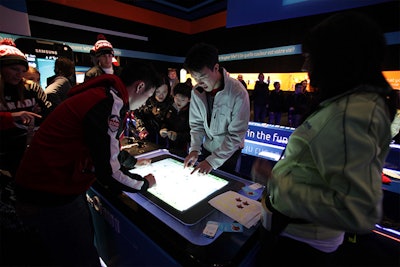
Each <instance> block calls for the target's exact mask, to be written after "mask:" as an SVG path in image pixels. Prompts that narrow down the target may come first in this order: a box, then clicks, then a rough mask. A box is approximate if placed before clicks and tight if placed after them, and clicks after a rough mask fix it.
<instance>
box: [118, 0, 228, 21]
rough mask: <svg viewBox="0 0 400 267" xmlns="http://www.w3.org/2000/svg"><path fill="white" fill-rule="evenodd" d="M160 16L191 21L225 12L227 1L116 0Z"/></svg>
mask: <svg viewBox="0 0 400 267" xmlns="http://www.w3.org/2000/svg"><path fill="white" fill-rule="evenodd" d="M118 1H119V2H123V3H125V4H130V5H133V6H136V7H141V8H145V9H148V10H151V11H155V12H158V13H161V14H165V15H169V16H172V17H176V18H180V19H184V20H188V21H192V20H197V19H200V18H203V17H207V16H210V15H213V14H215V13H218V12H221V11H225V10H226V8H227V2H228V0H118Z"/></svg>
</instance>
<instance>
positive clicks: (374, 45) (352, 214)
mask: <svg viewBox="0 0 400 267" xmlns="http://www.w3.org/2000/svg"><path fill="white" fill-rule="evenodd" d="M366 44H367V45H366ZM302 50H303V55H304V56H305V64H304V68H305V69H306V70H307V71H308V75H309V78H310V85H311V86H312V87H314V88H317V91H318V97H319V105H318V106H317V107H315V108H314V112H313V113H311V114H309V115H308V116H307V117H306V119H305V121H304V122H303V123H302V124H301V125H300V126H299V127H298V128H297V129H296V130H295V131H294V132H293V133H292V135H291V136H290V138H289V142H288V144H287V146H286V150H285V152H284V155H283V158H282V159H281V160H279V161H278V162H277V163H276V164H275V166H274V167H273V169H272V172H271V175H270V177H269V180H268V183H267V190H266V191H265V192H264V195H263V197H262V228H261V229H265V232H264V233H263V239H262V241H263V242H264V243H263V247H262V248H261V249H260V254H259V257H258V260H259V261H260V262H264V263H266V264H268V266H294V265H296V266H310V265H318V266H327V265H329V264H330V263H332V262H340V261H341V259H340V258H338V257H339V255H340V254H338V253H336V254H335V252H339V251H340V250H339V248H340V246H341V244H342V243H343V240H344V236H345V233H346V232H347V233H357V234H367V233H371V230H373V229H374V228H375V224H376V223H379V222H380V220H381V217H382V195H383V193H382V187H381V186H382V183H381V173H382V168H383V164H384V162H385V158H386V156H387V154H388V152H389V144H390V141H391V132H390V124H391V121H392V119H393V116H394V112H395V109H394V106H393V105H390V104H389V101H387V98H388V96H389V95H391V92H392V88H391V87H390V85H389V84H388V82H387V81H386V80H385V78H384V76H383V75H382V69H381V63H382V61H383V58H384V50H385V38H384V35H383V34H382V32H381V31H380V30H379V28H378V26H377V25H376V24H375V23H374V22H373V21H371V20H370V19H369V18H368V17H366V16H364V15H362V14H360V13H354V12H349V13H347V12H346V13H337V14H336V15H333V16H331V17H329V18H328V19H326V20H324V21H323V22H321V23H320V24H318V25H317V26H315V27H314V28H312V29H311V30H310V31H309V33H308V34H306V36H305V39H304V42H303V45H302ZM333 80H334V81H335V82H334V83H333V82H332V81H333ZM256 165H258V166H256V167H258V168H260V167H262V168H264V170H263V171H264V172H266V173H268V171H266V169H267V168H266V166H265V165H264V166H262V165H263V164H260V162H259V161H258V162H257V163H256ZM259 170H260V169H259ZM263 171H258V175H263ZM255 172H256V173H257V171H255ZM282 251H296V256H295V257H281V256H280V255H282ZM350 253H351V252H350ZM347 260H349V259H346V264H347V263H349V261H347ZM351 260H354V259H351ZM356 261H357V262H361V261H362V259H356ZM342 263H343V262H342Z"/></svg>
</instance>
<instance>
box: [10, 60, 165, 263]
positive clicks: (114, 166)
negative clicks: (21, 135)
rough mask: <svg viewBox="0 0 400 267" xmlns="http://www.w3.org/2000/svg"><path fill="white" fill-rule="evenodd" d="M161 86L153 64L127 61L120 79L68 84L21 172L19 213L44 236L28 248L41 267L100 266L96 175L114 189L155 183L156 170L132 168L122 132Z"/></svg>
mask: <svg viewBox="0 0 400 267" xmlns="http://www.w3.org/2000/svg"><path fill="white" fill-rule="evenodd" d="M160 83H161V81H160V79H159V76H158V73H157V72H156V70H155V69H154V68H153V67H151V66H150V65H144V64H143V65H127V66H126V67H125V68H124V69H123V71H122V73H121V75H120V76H119V77H118V76H116V75H112V74H103V75H100V76H98V77H94V78H92V79H90V80H88V81H86V82H84V83H82V84H80V85H77V86H75V87H73V88H71V89H70V91H69V93H68V98H67V99H65V100H64V101H63V102H61V103H60V104H59V105H58V107H57V108H56V109H55V110H53V111H52V112H51V113H50V115H49V116H48V117H47V118H46V120H45V121H44V122H43V123H42V125H41V127H40V129H39V131H38V132H37V133H36V134H35V136H34V138H33V140H32V143H31V145H30V146H29V148H28V149H27V150H26V153H25V155H24V157H23V159H22V162H21V165H20V167H19V169H18V172H17V175H16V184H17V188H16V189H17V190H16V193H17V194H16V196H17V212H18V215H19V216H20V218H21V219H22V221H23V222H24V224H25V225H26V226H28V227H30V228H31V229H33V230H35V232H37V235H38V240H42V243H41V242H37V243H35V244H32V246H31V249H38V250H37V253H35V254H34V256H35V257H37V258H38V262H39V263H40V265H57V266H100V262H99V255H98V253H97V251H96V248H95V246H94V230H93V225H92V218H91V214H90V211H89V209H88V205H87V201H86V191H87V190H88V189H89V187H90V186H91V185H92V184H93V183H94V182H95V180H97V181H98V182H99V183H100V184H101V185H103V186H104V187H105V188H107V189H109V190H110V191H111V192H114V193H118V192H120V190H123V191H129V192H140V191H145V190H147V189H148V188H150V187H152V186H153V185H154V184H155V178H154V176H153V175H152V174H148V175H146V176H144V177H141V176H139V175H137V174H132V173H130V172H129V169H130V168H133V167H134V165H135V164H136V163H137V162H136V160H135V159H134V158H133V157H132V156H131V157H129V156H127V152H126V151H124V153H125V155H123V157H122V158H121V155H120V144H119V137H120V134H121V132H122V130H123V129H124V127H123V126H124V123H123V118H124V116H125V114H126V111H127V110H134V109H136V108H138V107H139V106H141V105H142V104H144V103H145V101H146V100H147V99H148V98H149V97H150V96H151V95H152V94H153V93H154V90H155V88H157V87H158V86H159V85H160ZM121 153H122V152H121ZM41 246H43V250H39V248H41ZM25 252H26V254H25ZM25 252H24V251H21V255H28V253H30V254H32V253H31V251H25Z"/></svg>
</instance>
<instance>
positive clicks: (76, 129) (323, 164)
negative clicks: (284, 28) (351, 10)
mask: <svg viewBox="0 0 400 267" xmlns="http://www.w3.org/2000/svg"><path fill="white" fill-rule="evenodd" d="M348 25H351V27H349V26H348ZM367 33H368V38H367V37H366V36H364V35H363V34H365V35H366V34H367ZM354 36H358V37H357V38H358V39H356V38H354ZM371 36H372V37H373V38H371ZM363 38H364V39H365V40H364V39H363ZM344 39H345V40H347V41H348V42H346V45H343V44H344V42H343V40H344ZM382 39H383V37H382V35H381V34H380V33H379V31H378V30H377V29H376V27H375V26H374V24H373V23H371V22H370V21H369V20H368V19H366V18H364V17H362V16H359V15H358V14H351V16H349V15H348V14H343V15H337V16H334V17H332V18H329V19H327V20H326V21H325V22H323V23H322V24H320V25H317V26H316V27H315V28H313V29H312V30H311V31H310V33H308V35H306V39H305V42H304V46H303V54H304V56H305V60H306V64H305V65H306V66H305V68H306V69H307V70H308V73H309V77H310V83H311V85H312V86H313V88H315V89H316V90H317V92H318V97H317V98H313V97H311V95H310V94H309V92H307V90H306V88H307V86H308V85H307V81H305V82H301V83H297V84H296V85H295V90H294V92H293V93H291V94H289V95H285V94H284V93H283V92H282V90H281V88H280V86H281V85H280V82H278V81H275V82H273V84H272V86H273V88H271V89H272V90H271V91H270V89H269V87H270V83H271V81H270V77H268V78H267V79H266V82H265V77H264V74H263V73H259V75H258V81H257V82H256V84H255V88H254V93H253V95H251V96H250V97H249V94H248V92H247V90H246V88H247V85H246V83H245V82H243V77H240V76H238V79H235V78H232V77H230V76H229V73H228V71H227V70H226V69H225V68H223V67H222V65H221V64H220V62H219V60H218V56H219V52H218V49H217V48H216V47H215V46H213V45H211V44H207V43H197V44H195V45H194V46H193V47H192V48H191V49H190V50H189V51H188V53H187V55H186V58H185V61H184V68H185V69H186V70H187V71H188V72H189V74H190V75H191V77H192V79H193V80H194V81H195V86H193V85H192V81H191V80H187V81H186V82H180V81H179V79H178V77H177V73H176V69H175V68H170V69H168V70H166V73H165V74H164V73H160V72H159V71H157V70H156V69H155V68H154V66H153V65H151V64H147V63H135V64H127V65H126V66H121V67H118V66H116V65H115V64H113V59H114V48H113V46H112V44H111V43H110V42H109V41H108V40H106V38H105V37H104V35H99V36H98V40H97V41H96V43H95V44H94V46H93V49H92V50H91V55H92V57H93V63H94V65H93V67H92V68H90V69H89V70H88V71H87V72H86V74H85V80H84V82H83V83H82V84H78V85H76V84H75V80H74V62H73V61H72V60H71V59H67V58H62V57H60V58H58V59H57V60H56V63H55V69H54V72H55V75H54V76H53V77H52V79H51V80H49V84H48V86H47V87H46V88H41V87H40V85H39V81H40V73H38V72H36V73H35V70H34V69H32V68H29V66H28V61H27V60H26V57H25V55H24V54H23V52H21V51H20V50H19V49H18V48H17V47H16V46H15V44H14V43H13V42H12V41H10V40H3V41H1V43H0V70H1V72H0V75H1V76H0V126H1V130H0V132H1V142H0V171H1V173H0V175H1V177H2V178H3V177H6V178H7V182H8V184H7V185H6V184H5V183H4V182H2V184H1V186H2V187H1V188H0V189H1V190H3V189H4V188H5V187H7V188H8V189H7V190H9V189H11V190H9V191H10V192H12V193H11V195H10V197H9V198H8V201H3V199H2V201H1V205H2V206H1V209H0V211H1V217H0V226H1V229H0V231H1V232H0V234H1V235H0V242H1V248H2V249H1V251H0V252H1V255H0V256H1V258H2V261H4V262H0V264H10V263H11V262H9V261H8V260H11V259H12V260H13V261H14V260H15V259H16V258H18V257H17V255H18V254H20V253H21V250H23V251H24V252H25V253H26V254H25V255H26V257H25V258H24V259H22V258H21V259H20V260H21V261H22V262H21V264H27V263H28V264H41V265H61V266H76V265H85V266H86V265H88V266H89V265H90V266H100V262H99V255H98V252H97V250H96V248H95V246H94V228H93V225H92V221H91V214H90V211H89V209H88V206H87V203H86V197H85V193H86V191H87V190H88V189H89V187H90V186H91V185H92V184H93V183H94V181H95V180H97V181H98V182H99V183H100V184H102V185H103V186H105V187H107V188H109V189H110V190H115V191H116V192H118V191H121V190H123V191H129V192H143V191H145V190H147V189H148V188H150V187H152V186H154V185H155V184H156V179H157V177H154V176H153V175H152V174H148V175H146V176H143V177H142V176H139V175H136V174H132V173H130V172H129V170H130V169H132V168H135V166H137V165H142V164H149V162H150V161H149V160H147V159H141V160H137V159H136V158H135V157H134V156H133V155H130V154H129V153H128V152H127V151H126V150H122V149H121V138H132V139H133V140H135V141H146V142H151V143H154V144H157V145H158V146H159V147H160V148H166V149H168V150H169V151H170V152H171V153H173V154H175V155H177V156H179V157H181V158H182V160H183V162H184V166H185V168H186V167H193V170H192V172H191V173H195V172H198V173H202V174H208V173H210V172H211V171H213V170H216V169H219V170H223V171H226V172H230V173H234V174H236V173H237V170H238V164H239V163H240V157H241V154H242V153H241V152H242V148H243V147H244V140H245V135H246V132H247V130H248V123H249V121H250V119H251V105H250V103H251V101H252V102H253V107H254V110H253V111H254V113H253V114H254V121H257V122H268V123H270V124H277V125H280V124H282V114H283V113H287V116H288V125H289V126H291V127H295V128H296V130H295V132H294V133H293V135H292V136H291V138H290V141H289V143H288V144H287V149H286V150H285V152H284V153H285V154H284V156H283V157H282V159H281V160H279V162H278V163H277V164H276V165H275V166H274V167H273V168H272V167H271V166H270V165H269V163H268V162H262V161H257V162H256V163H255V164H254V166H253V173H254V174H255V175H257V176H259V177H264V178H265V179H266V180H268V186H267V191H265V192H264V195H263V198H262V207H263V215H262V216H263V217H262V226H263V227H264V228H263V230H265V233H263V236H262V238H263V241H264V242H262V246H263V248H264V247H265V251H266V252H267V253H266V254H265V255H268V256H265V257H267V262H269V263H271V264H272V266H275V265H285V264H287V266H289V265H291V264H293V263H294V262H292V261H291V260H292V259H291V258H288V259H286V260H282V259H281V258H277V256H278V255H280V253H279V252H280V251H281V250H284V249H287V248H290V249H291V250H293V251H301V253H302V256H301V257H300V259H299V258H296V261H297V260H300V262H301V264H310V261H311V259H318V260H319V261H320V262H328V258H329V257H330V256H331V255H333V253H334V252H335V251H337V250H338V248H339V247H340V245H341V244H342V242H343V238H344V233H345V232H346V231H351V232H366V231H368V230H371V228H372V227H373V225H374V224H375V223H377V222H378V221H379V218H380V216H381V211H380V209H379V208H378V207H379V205H380V204H381V193H382V192H381V189H380V183H379V181H380V172H381V170H382V162H384V159H385V156H386V155H387V152H388V149H389V143H390V140H391V132H390V125H391V121H392V119H393V112H392V111H393V107H392V106H390V105H389V104H388V102H387V101H385V99H386V97H387V96H389V95H390V92H391V90H392V89H391V88H390V86H389V85H388V84H387V82H386V80H385V79H384V77H383V76H382V74H381V70H380V69H379V66H380V65H379V63H380V62H379V59H381V58H382V57H381V51H382V50H383V46H384V41H382ZM364 41H365V42H367V41H368V42H369V46H363V45H362V44H363V42H364ZM339 42H340V43H339ZM358 44H360V45H358ZM342 45H343V46H342ZM351 45H353V46H354V47H351ZM321 47H331V48H332V49H331V50H330V51H333V52H332V55H331V54H329V55H328V54H326V53H325V52H324V51H325V50H324V49H320V48H321ZM351 48H354V49H351ZM364 50H365V51H364ZM335 51H336V52H335ZM350 51H351V53H352V55H351V56H350V55H347V54H346V53H349V52H350ZM355 51H358V52H355ZM366 54H368V55H376V56H374V57H372V56H371V57H365V55H366ZM341 59H343V61H344V60H346V62H347V63H349V61H350V60H351V63H352V64H348V65H349V67H348V68H346V67H345V65H343V64H342V62H341V61H340V60H341ZM354 66H357V68H359V69H360V70H362V71H357V72H355V71H354ZM28 70H29V71H28ZM335 74H337V75H336V76H335V77H336V78H337V77H341V79H342V80H340V85H341V86H338V85H337V84H334V83H332V80H333V78H332V77H331V75H335ZM360 110H361V111H360ZM361 135H365V138H361V139H363V140H361V139H360V138H359V136H361ZM326 140H329V142H326ZM376 147H379V148H380V149H376ZM367 163H368V164H367ZM359 177H368V179H365V181H357V182H356V181H355V180H357V179H358V178H359ZM3 181H4V180H3ZM353 196H354V197H353ZM1 197H2V198H3V197H4V194H2V195H1ZM272 215H273V217H272ZM271 218H274V220H272V219H271ZM275 220H276V221H275ZM60 222H61V223H62V225H60ZM314 233H318V234H314ZM16 234H18V235H20V236H21V238H22V239H24V240H25V241H26V242H25V243H24V244H23V245H21V244H18V246H16V247H12V245H10V244H15V242H13V241H11V240H12V239H13V238H15V236H16ZM4 244H7V245H6V249H4V247H5V246H4ZM265 257H264V255H259V258H260V260H262V261H264V260H265ZM27 259H28V260H29V261H30V262H24V260H27ZM295 263H298V262H295ZM12 264H15V262H12Z"/></svg>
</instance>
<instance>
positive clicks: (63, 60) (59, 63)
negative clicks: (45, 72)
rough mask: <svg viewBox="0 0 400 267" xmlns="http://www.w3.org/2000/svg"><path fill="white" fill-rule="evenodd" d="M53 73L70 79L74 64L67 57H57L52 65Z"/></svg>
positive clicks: (73, 71)
mask: <svg viewBox="0 0 400 267" xmlns="http://www.w3.org/2000/svg"><path fill="white" fill-rule="evenodd" d="M54 73H55V74H56V75H61V76H64V77H70V76H72V74H74V73H75V63H74V62H73V61H72V60H71V59H69V58H67V57H59V58H57V59H56V62H55V63H54Z"/></svg>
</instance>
